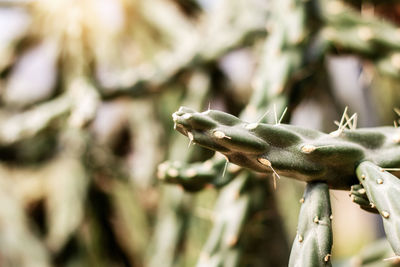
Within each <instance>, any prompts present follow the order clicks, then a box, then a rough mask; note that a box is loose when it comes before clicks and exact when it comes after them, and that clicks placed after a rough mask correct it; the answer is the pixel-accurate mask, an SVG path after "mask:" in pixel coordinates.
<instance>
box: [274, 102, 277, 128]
mask: <svg viewBox="0 0 400 267" xmlns="http://www.w3.org/2000/svg"><path fill="white" fill-rule="evenodd" d="M274 116H275V124H278V114H276V105H275V104H274Z"/></svg>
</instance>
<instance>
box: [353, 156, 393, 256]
mask: <svg viewBox="0 0 400 267" xmlns="http://www.w3.org/2000/svg"><path fill="white" fill-rule="evenodd" d="M357 176H358V178H359V180H360V182H361V184H362V185H363V186H364V188H365V190H366V193H367V196H368V198H369V199H370V200H371V203H372V207H376V208H377V210H378V211H379V214H380V215H381V216H382V218H383V226H384V228H385V232H386V237H387V239H388V241H389V243H390V245H391V246H392V248H393V250H394V252H395V253H396V255H400V219H399V216H400V203H399V201H398V199H397V198H398V197H399V195H400V180H399V179H398V178H397V177H395V176H394V175H392V174H391V173H389V172H387V171H385V170H384V169H382V168H381V167H379V166H377V165H376V164H374V163H372V162H369V161H364V162H362V163H361V164H360V165H359V166H358V167H357Z"/></svg>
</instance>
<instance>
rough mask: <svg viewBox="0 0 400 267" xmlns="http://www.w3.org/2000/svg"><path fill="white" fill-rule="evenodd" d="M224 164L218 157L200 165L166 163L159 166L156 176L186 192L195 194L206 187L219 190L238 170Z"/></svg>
mask: <svg viewBox="0 0 400 267" xmlns="http://www.w3.org/2000/svg"><path fill="white" fill-rule="evenodd" d="M226 164H227V162H226V159H225V158H219V157H218V158H213V159H210V160H207V161H206V162H202V163H184V162H180V161H166V162H164V163H162V164H160V165H159V167H158V172H157V176H158V178H159V179H160V180H162V181H165V182H167V183H171V184H179V185H181V186H182V187H183V188H184V189H185V190H186V191H190V192H196V191H199V190H201V189H203V188H204V187H205V186H207V185H211V186H215V187H217V188H219V187H221V186H224V185H226V184H227V183H229V182H230V181H231V180H232V179H233V178H234V177H235V176H236V174H237V173H238V171H239V170H240V168H239V167H237V166H233V165H231V166H226Z"/></svg>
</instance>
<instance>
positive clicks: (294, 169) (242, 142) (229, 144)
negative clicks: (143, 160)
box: [173, 107, 400, 190]
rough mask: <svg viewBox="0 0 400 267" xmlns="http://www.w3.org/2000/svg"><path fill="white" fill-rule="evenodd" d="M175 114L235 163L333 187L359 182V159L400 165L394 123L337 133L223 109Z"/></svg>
mask: <svg viewBox="0 0 400 267" xmlns="http://www.w3.org/2000/svg"><path fill="white" fill-rule="evenodd" d="M173 118H174V122H175V123H176V130H178V131H179V132H181V133H182V134H184V135H186V136H188V137H189V138H190V139H191V141H192V142H193V143H195V144H198V145H201V146H203V147H206V148H208V149H211V150H215V151H218V152H221V153H223V154H224V155H225V156H226V157H227V158H228V159H229V161H230V162H233V163H235V164H238V165H240V166H242V167H247V168H250V169H252V170H255V171H258V172H264V173H271V172H274V171H276V173H278V174H279V175H282V176H287V177H291V178H295V179H298V180H302V181H305V182H326V183H327V184H328V185H329V187H330V188H332V189H345V190H349V189H350V186H352V185H354V184H356V183H357V177H356V175H355V171H354V170H355V168H356V167H357V165H358V164H359V162H362V161H365V160H369V161H373V162H376V163H377V164H378V165H379V166H382V167H384V168H387V167H388V168H391V167H397V166H400V149H399V147H398V142H396V140H395V139H394V136H397V135H399V129H396V128H393V127H379V128H364V129H343V130H341V131H340V132H337V133H336V132H335V133H336V134H335V135H331V134H325V133H321V132H318V131H315V130H311V129H305V128H300V127H296V126H292V125H286V124H264V123H248V122H245V121H242V120H239V119H238V118H235V117H233V116H232V115H229V114H226V113H223V112H221V111H218V112H217V111H213V110H209V111H206V112H201V113H200V112H195V111H193V110H191V109H188V108H184V107H182V108H180V109H179V111H177V112H175V113H174V115H173ZM194 118H196V119H194ZM225 119H226V123H225V121H224V120H225ZM194 120H196V122H195V121H194ZM199 121H206V122H207V125H208V128H207V127H206V124H205V123H203V124H202V125H201V127H198V126H197V125H198V122H199Z"/></svg>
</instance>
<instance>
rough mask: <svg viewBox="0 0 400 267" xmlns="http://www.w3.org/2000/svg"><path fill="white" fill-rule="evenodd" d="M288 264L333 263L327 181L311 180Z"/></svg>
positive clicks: (324, 264) (329, 264) (291, 265)
mask: <svg viewBox="0 0 400 267" xmlns="http://www.w3.org/2000/svg"><path fill="white" fill-rule="evenodd" d="M303 200H304V202H303V204H302V206H301V209H300V214H299V222H298V227H297V236H296V239H295V240H294V242H293V246H292V251H291V253H290V259H289V266H290V267H296V266H299V267H300V266H331V263H330V256H331V249H332V226H331V205H330V199H329V189H328V186H327V185H326V184H325V183H308V184H307V187H306V190H305V192H304V197H303V198H302V201H303Z"/></svg>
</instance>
